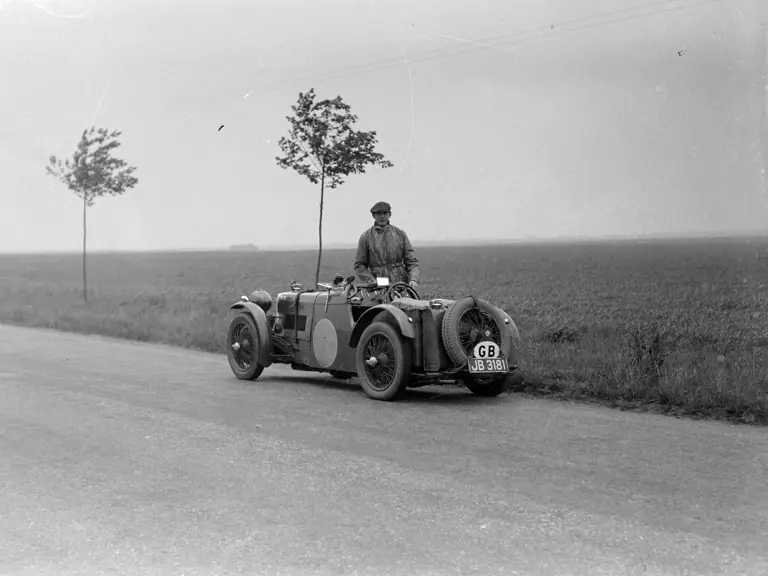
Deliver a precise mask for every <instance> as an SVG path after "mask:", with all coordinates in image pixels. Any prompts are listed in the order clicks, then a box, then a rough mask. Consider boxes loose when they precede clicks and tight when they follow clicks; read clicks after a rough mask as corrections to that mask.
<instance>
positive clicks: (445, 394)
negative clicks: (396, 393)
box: [276, 374, 508, 405]
mask: <svg viewBox="0 0 768 576" xmlns="http://www.w3.org/2000/svg"><path fill="white" fill-rule="evenodd" d="M276 380H279V381H280V382H283V383H291V384H298V385H302V386H310V387H312V388H316V389H318V390H322V389H331V390H338V391H343V392H348V393H351V394H355V395H359V396H360V398H361V399H367V397H366V395H365V392H364V391H363V389H362V387H361V386H360V384H359V383H358V382H357V381H356V379H354V378H352V379H349V380H344V379H340V378H333V377H331V376H328V375H307V376H304V375H299V374H287V375H281V376H278V377H277V378H276ZM507 396H508V394H506V393H504V394H501V395H500V396H497V397H496V398H484V397H482V396H476V395H474V394H472V393H471V392H470V391H469V390H467V389H466V388H465V387H464V386H456V385H430V386H423V387H421V388H408V389H407V390H406V391H405V393H404V394H403V395H402V396H401V397H400V398H399V399H398V400H397V402H398V403H403V404H442V405H452V404H456V405H461V404H478V403H481V404H485V403H487V402H495V403H497V402H499V401H503V400H504V399H505V398H506V397H507Z"/></svg>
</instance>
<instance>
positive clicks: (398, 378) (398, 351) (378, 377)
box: [355, 322, 411, 401]
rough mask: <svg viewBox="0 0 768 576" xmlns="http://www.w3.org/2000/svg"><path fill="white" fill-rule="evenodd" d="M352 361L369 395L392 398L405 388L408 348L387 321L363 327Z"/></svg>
mask: <svg viewBox="0 0 768 576" xmlns="http://www.w3.org/2000/svg"><path fill="white" fill-rule="evenodd" d="M355 361H356V365H357V375H358V378H360V383H361V385H362V387H363V390H364V391H365V393H366V394H367V395H368V396H369V397H371V398H373V399H375V400H387V401H391V400H396V399H397V398H399V397H400V396H401V395H402V393H403V392H404V391H405V388H406V386H407V385H408V381H409V379H410V373H411V349H410V347H409V346H407V345H406V343H405V342H403V339H402V337H401V336H400V334H398V332H397V330H395V329H394V328H393V327H392V326H390V325H389V324H386V323H384V322H374V323H373V324H371V325H370V326H368V327H367V328H366V329H365V330H364V331H363V334H362V336H361V337H360V342H359V343H358V345H357V349H356V351H355Z"/></svg>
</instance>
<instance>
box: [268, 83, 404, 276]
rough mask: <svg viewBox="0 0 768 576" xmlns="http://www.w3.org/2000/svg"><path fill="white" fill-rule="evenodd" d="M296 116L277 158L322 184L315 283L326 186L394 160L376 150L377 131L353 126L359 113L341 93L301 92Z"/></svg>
mask: <svg viewBox="0 0 768 576" xmlns="http://www.w3.org/2000/svg"><path fill="white" fill-rule="evenodd" d="M291 109H292V110H293V112H294V116H286V119H287V120H288V122H290V129H289V135H288V137H287V138H286V137H282V138H280V140H279V141H278V144H279V145H280V148H281V149H282V151H283V154H284V156H283V157H282V158H280V157H279V156H278V157H276V159H277V165H278V166H280V167H281V168H283V169H286V170H287V169H288V168H293V169H294V170H295V171H296V172H297V173H298V174H300V175H301V176H304V177H306V178H307V179H308V180H309V181H310V182H311V183H312V184H318V183H319V184H320V223H319V226H318V237H319V250H318V254H317V270H316V271H315V286H317V283H318V282H319V281H320V262H321V259H322V255H323V200H324V198H325V189H326V187H327V188H331V189H333V188H337V187H338V186H340V185H341V184H343V183H344V178H345V177H346V176H349V175H350V174H364V173H365V169H366V167H367V166H369V165H371V166H381V167H382V168H391V167H392V163H391V162H390V161H389V160H385V159H384V156H383V155H382V154H380V153H378V152H374V147H375V146H376V144H377V143H378V141H377V139H376V132H375V131H370V132H359V131H355V130H353V129H352V126H353V125H354V124H355V123H356V122H357V116H355V115H354V114H352V112H350V110H351V108H350V107H349V105H347V104H345V103H344V102H343V101H342V99H341V96H337V97H336V98H334V99H333V100H327V99H326V100H320V101H319V102H315V89H314V88H312V89H311V90H310V91H309V92H307V93H306V94H302V93H301V92H300V93H299V100H298V102H297V103H296V104H295V105H293V106H291Z"/></svg>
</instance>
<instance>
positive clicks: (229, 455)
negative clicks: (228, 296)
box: [0, 326, 768, 576]
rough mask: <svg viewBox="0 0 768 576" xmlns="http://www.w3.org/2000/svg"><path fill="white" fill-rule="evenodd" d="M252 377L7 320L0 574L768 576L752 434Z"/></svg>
mask: <svg viewBox="0 0 768 576" xmlns="http://www.w3.org/2000/svg"><path fill="white" fill-rule="evenodd" d="M263 378H264V379H263V380H259V381H257V382H254V383H243V382H240V381H238V380H236V379H235V378H234V377H232V376H231V375H230V373H229V368H228V366H227V363H226V359H225V358H224V357H222V356H217V355H211V354H203V353H197V352H192V351H186V350H180V349H175V348H170V347H163V346H155V345H146V344H138V343H132V342H123V341H117V340H109V339H105V338H96V337H84V336H78V335H74V334H62V333H56V332H50V331H41V330H30V329H22V328H12V327H6V326H0V431H1V435H0V496H1V498H0V574H14V575H16V574H29V575H35V576H43V575H48V574H50V575H57V576H61V575H68V574H89V575H90V574H120V575H121V576H122V575H130V574H136V575H142V576H146V575H151V574H174V575H181V574H185V575H187V576H189V575H196V574H200V575H206V576H207V575H213V574H292V575H299V574H300V575H303V574H366V575H368V574H371V575H377V574H387V575H394V574H407V575H421V574H461V575H465V574H478V575H483V576H488V575H491V574H504V575H512V574H543V575H547V576H555V575H557V574H569V575H575V574H589V575H598V574H610V575H611V576H616V575H624V574H638V575H639V574H644V575H646V576H653V575H658V574H697V575H699V574H729V575H736V574H739V575H741V574H755V575H761V576H765V575H766V574H768V432H766V430H765V429H764V428H753V427H746V426H732V425H727V424H720V423H704V422H696V421H691V420H685V419H679V420H678V419H674V418H669V417H665V416H658V415H644V414H634V413H625V412H618V411H613V410H609V409H603V408H599V407H590V406H584V405H574V404H563V403H558V402H551V401H546V400H530V399H523V398H520V397H516V396H509V397H506V398H498V399H494V400H487V399H481V398H476V397H473V396H471V395H469V394H468V393H467V392H465V391H464V390H462V389H450V390H445V389H443V390H441V389H436V388H430V389H420V390H415V391H412V392H410V393H409V394H408V396H407V397H406V398H405V399H404V400H403V401H402V402H400V403H394V404H390V403H382V402H375V401H373V400H369V399H368V398H367V397H365V396H364V395H363V393H362V391H361V390H360V389H359V388H358V387H357V386H354V385H352V384H348V383H341V382H339V381H337V380H331V379H329V377H328V376H322V375H313V374H304V373H297V372H292V371H290V370H288V369H284V368H283V367H279V368H273V369H269V370H268V371H267V372H265V375H264V377H263ZM441 391H442V392H445V393H444V394H441Z"/></svg>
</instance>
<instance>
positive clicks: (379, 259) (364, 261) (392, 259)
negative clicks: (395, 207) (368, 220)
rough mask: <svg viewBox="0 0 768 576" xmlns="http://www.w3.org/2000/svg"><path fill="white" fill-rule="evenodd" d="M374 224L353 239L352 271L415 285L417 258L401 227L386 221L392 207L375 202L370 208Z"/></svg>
mask: <svg viewBox="0 0 768 576" xmlns="http://www.w3.org/2000/svg"><path fill="white" fill-rule="evenodd" d="M371 215H372V216H373V219H374V224H373V226H371V227H370V228H368V230H366V231H365V232H363V233H362V234H361V235H360V240H359V241H358V243H357V257H356V258H355V272H356V273H357V275H358V276H359V277H360V278H361V279H363V280H366V281H370V282H375V281H376V277H377V276H386V277H387V278H389V282H390V284H394V283H396V282H405V283H406V284H410V286H411V287H412V288H414V289H416V287H417V286H418V285H419V273H420V272H421V269H420V268H419V260H418V258H416V252H415V251H414V250H413V246H411V241H410V240H409V239H408V235H407V234H406V233H405V231H404V230H402V229H401V228H398V227H397V226H393V225H392V224H390V222H389V218H390V216H392V208H391V206H390V205H389V204H387V203H386V202H377V203H376V204H374V205H373V207H372V208H371Z"/></svg>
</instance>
